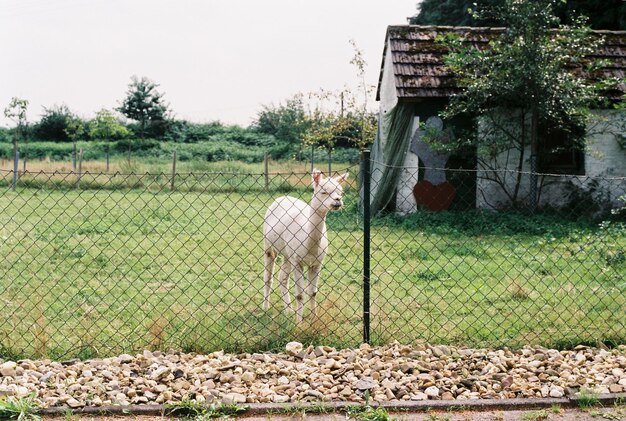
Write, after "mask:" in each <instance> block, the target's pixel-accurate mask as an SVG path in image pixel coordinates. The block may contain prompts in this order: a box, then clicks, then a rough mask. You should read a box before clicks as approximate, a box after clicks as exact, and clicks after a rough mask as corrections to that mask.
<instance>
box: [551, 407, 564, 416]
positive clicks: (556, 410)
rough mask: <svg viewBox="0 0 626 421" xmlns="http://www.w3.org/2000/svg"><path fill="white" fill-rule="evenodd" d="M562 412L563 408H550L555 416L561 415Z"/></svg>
mask: <svg viewBox="0 0 626 421" xmlns="http://www.w3.org/2000/svg"><path fill="white" fill-rule="evenodd" d="M561 411H562V409H561V407H560V406H558V405H552V406H551V407H550V412H552V413H553V414H560V413H561Z"/></svg>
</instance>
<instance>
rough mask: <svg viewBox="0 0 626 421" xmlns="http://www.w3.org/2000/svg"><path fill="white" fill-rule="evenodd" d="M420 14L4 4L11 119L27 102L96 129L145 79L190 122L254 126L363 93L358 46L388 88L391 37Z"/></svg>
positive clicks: (399, 5)
mask: <svg viewBox="0 0 626 421" xmlns="http://www.w3.org/2000/svg"><path fill="white" fill-rule="evenodd" d="M416 3H417V0H307V1H304V0H176V1H174V0H0V40H1V41H0V59H1V60H2V66H1V68H0V109H1V110H4V108H5V107H6V105H7V104H8V102H9V101H10V99H11V97H13V96H17V97H20V98H25V99H28V100H29V101H30V105H29V112H28V118H29V120H30V121H34V120H38V119H39V116H40V114H41V111H42V106H51V105H53V104H61V103H64V104H66V105H67V106H69V107H70V109H71V110H72V111H74V112H76V113H77V114H79V115H81V116H82V117H91V116H93V113H94V112H95V111H97V110H98V109H100V108H102V107H106V108H113V107H116V106H117V105H118V103H119V101H120V100H121V98H122V97H123V96H124V93H125V91H126V89H127V85H128V83H129V82H130V77H131V76H132V75H137V76H147V77H149V78H150V79H152V80H154V81H155V82H157V83H158V84H160V88H159V89H160V90H161V91H162V92H164V93H165V98H166V100H167V101H168V102H169V103H170V105H171V108H172V110H173V111H174V113H175V115H176V117H178V118H185V119H189V120H192V121H197V122H208V121H213V120H221V121H223V122H225V123H238V124H243V125H247V124H249V123H250V122H251V120H252V119H253V118H254V116H255V115H256V112H257V111H258V110H259V109H260V107H261V104H269V103H278V102H280V101H282V100H284V99H285V98H287V97H289V96H290V95H292V94H295V93H297V92H308V91H314V90H317V89H319V88H325V89H340V88H341V87H342V86H344V85H345V84H355V83H356V76H355V68H354V66H352V65H351V64H349V61H350V58H351V57H352V47H351V46H350V44H349V42H348V41H349V40H350V39H354V40H355V41H356V42H357V44H358V45H359V47H360V48H361V49H362V50H363V51H364V53H365V59H366V61H367V63H368V72H367V80H368V82H369V83H371V84H376V82H377V81H378V72H379V68H380V61H381V55H382V49H383V45H384V36H385V30H386V27H387V25H391V24H405V23H406V18H407V16H410V15H413V14H415V11H416V7H415V6H416ZM0 125H3V126H7V125H9V122H8V121H7V120H6V119H5V118H4V116H3V115H2V116H1V117H0Z"/></svg>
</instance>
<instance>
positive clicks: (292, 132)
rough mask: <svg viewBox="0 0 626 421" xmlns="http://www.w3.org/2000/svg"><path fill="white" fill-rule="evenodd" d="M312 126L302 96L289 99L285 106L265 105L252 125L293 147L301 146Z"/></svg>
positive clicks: (281, 104) (298, 95)
mask: <svg viewBox="0 0 626 421" xmlns="http://www.w3.org/2000/svg"><path fill="white" fill-rule="evenodd" d="M310 126H311V122H310V120H309V119H308V116H307V112H306V110H305V108H304V100H303V95H302V94H297V95H294V96H292V97H291V98H288V99H287V100H286V101H285V103H284V104H283V103H280V104H278V105H263V107H262V109H261V111H259V112H258V114H257V116H256V119H255V120H254V122H253V123H252V128H254V129H256V130H258V131H259V132H261V133H265V134H271V135H274V137H276V138H277V139H279V140H282V141H284V142H287V143H289V144H291V145H298V144H300V143H301V142H302V137H303V135H304V133H305V132H306V131H307V130H308V129H309V127H310Z"/></svg>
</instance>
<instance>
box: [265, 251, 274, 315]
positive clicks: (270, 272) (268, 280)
mask: <svg viewBox="0 0 626 421" xmlns="http://www.w3.org/2000/svg"><path fill="white" fill-rule="evenodd" d="M263 260H264V263H265V276H264V280H265V290H264V293H263V309H264V310H269V308H270V294H271V293H272V278H273V277H274V263H275V262H276V252H275V251H274V250H272V249H271V248H270V249H267V250H265V255H264V256H263Z"/></svg>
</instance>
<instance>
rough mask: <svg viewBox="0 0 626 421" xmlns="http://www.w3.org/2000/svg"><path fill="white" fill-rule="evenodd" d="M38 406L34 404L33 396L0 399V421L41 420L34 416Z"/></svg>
mask: <svg viewBox="0 0 626 421" xmlns="http://www.w3.org/2000/svg"><path fill="white" fill-rule="evenodd" d="M38 409H39V404H38V403H37V402H35V394H34V393H32V394H30V395H28V396H26V397H24V398H16V397H13V396H9V397H8V398H6V399H0V419H10V420H12V419H16V420H18V421H28V420H41V417H40V416H39V415H37V414H36V412H37V410H38Z"/></svg>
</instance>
